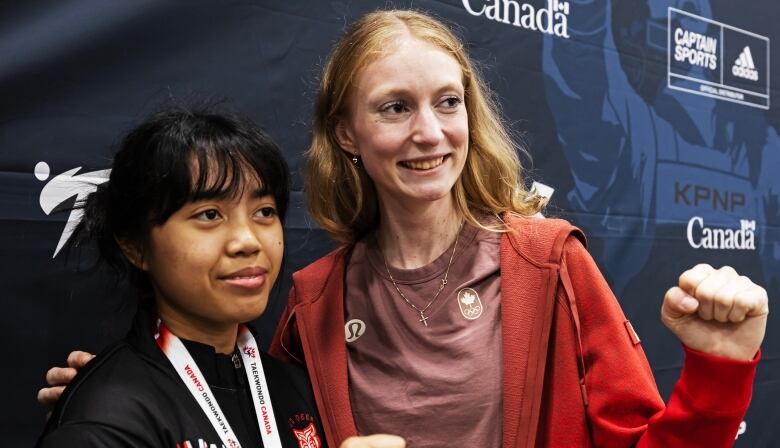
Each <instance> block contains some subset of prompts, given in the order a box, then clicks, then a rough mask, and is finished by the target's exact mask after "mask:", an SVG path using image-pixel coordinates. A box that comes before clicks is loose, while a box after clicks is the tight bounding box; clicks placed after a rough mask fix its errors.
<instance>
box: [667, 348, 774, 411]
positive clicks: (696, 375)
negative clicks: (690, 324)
mask: <svg viewBox="0 0 780 448" xmlns="http://www.w3.org/2000/svg"><path fill="white" fill-rule="evenodd" d="M683 348H684V350H685V364H684V365H683V369H682V373H681V374H680V383H679V386H681V387H682V389H683V390H684V391H685V393H686V395H688V397H689V398H690V399H691V400H692V401H693V403H694V406H695V407H696V408H697V409H700V410H702V411H707V412H717V413H733V412H736V411H740V412H743V413H744V411H745V410H746V409H747V406H748V404H749V403H750V397H751V395H752V392H753V378H754V377H755V374H756V366H757V365H758V361H759V359H760V358H761V351H760V350H759V351H758V352H757V353H756V356H755V357H754V358H753V359H752V360H750V361H742V360H737V359H729V358H723V357H720V356H715V355H711V354H708V353H704V352H700V351H698V350H694V349H692V348H689V347H686V346H685V345H683Z"/></svg>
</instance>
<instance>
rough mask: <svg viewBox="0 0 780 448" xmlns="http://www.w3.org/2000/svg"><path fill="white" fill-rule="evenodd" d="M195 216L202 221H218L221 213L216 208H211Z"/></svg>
mask: <svg viewBox="0 0 780 448" xmlns="http://www.w3.org/2000/svg"><path fill="white" fill-rule="evenodd" d="M195 218H196V219H199V220H201V221H216V220H217V219H218V218H220V215H219V212H218V211H217V210H216V209H213V208H210V209H208V210H204V211H202V212H200V213H198V214H197V215H195Z"/></svg>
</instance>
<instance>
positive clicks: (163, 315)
mask: <svg viewBox="0 0 780 448" xmlns="http://www.w3.org/2000/svg"><path fill="white" fill-rule="evenodd" d="M156 308H157V316H158V317H159V318H160V320H162V322H163V323H164V324H165V326H166V327H168V329H169V330H170V331H171V333H173V334H175V335H176V336H178V337H180V338H182V339H187V340H190V341H195V342H200V343H201V344H208V345H210V346H212V347H214V350H215V351H216V352H217V353H224V354H231V353H233V351H234V350H235V348H236V339H237V337H238V324H237V323H235V324H233V323H231V324H216V323H214V322H211V321H208V320H205V319H202V318H199V317H197V316H194V315H192V314H190V313H187V312H186V311H182V310H179V309H177V308H176V307H174V306H171V305H170V304H169V303H168V302H167V301H166V300H164V299H159V298H158V299H157V300H156Z"/></svg>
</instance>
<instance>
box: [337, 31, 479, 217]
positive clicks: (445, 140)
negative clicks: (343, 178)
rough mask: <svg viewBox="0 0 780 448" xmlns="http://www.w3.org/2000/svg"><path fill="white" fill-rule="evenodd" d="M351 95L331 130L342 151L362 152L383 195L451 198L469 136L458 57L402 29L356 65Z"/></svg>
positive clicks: (406, 199) (386, 198)
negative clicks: (376, 54) (380, 51)
mask: <svg viewBox="0 0 780 448" xmlns="http://www.w3.org/2000/svg"><path fill="white" fill-rule="evenodd" d="M349 95H350V97H349V102H348V104H349V114H348V117H347V118H346V119H344V120H342V121H340V122H339V124H338V125H337V127H336V135H337V137H338V140H339V143H340V146H341V147H342V148H343V149H344V150H345V151H347V152H349V153H351V154H357V155H359V156H360V158H361V161H362V166H363V168H364V169H365V172H366V173H367V174H368V176H369V177H370V178H371V179H372V180H373V181H374V184H375V186H376V190H377V194H378V195H379V200H380V203H382V204H384V205H387V204H388V202H395V203H403V204H410V203H425V202H431V201H437V200H440V199H442V198H448V195H449V194H450V192H451V190H452V187H453V185H454V184H455V182H456V181H457V179H458V177H459V176H460V174H461V172H462V171H463V166H464V164H465V161H466V156H467V152H468V139H469V129H468V115H467V113H466V108H465V105H464V102H463V100H464V87H463V81H462V72H461V67H460V65H459V64H458V61H457V60H456V59H455V58H453V57H452V56H450V55H449V54H448V53H446V52H444V51H442V50H441V49H439V48H437V47H435V46H432V45H430V44H427V43H425V42H423V41H421V40H418V39H415V38H413V37H411V36H404V37H401V38H399V39H398V40H397V41H396V42H395V43H394V46H393V49H392V51H390V52H389V53H387V54H386V55H383V56H381V57H380V58H379V59H377V60H375V61H373V62H371V63H370V64H368V65H367V66H366V67H365V68H364V69H363V70H361V71H360V72H359V74H358V76H357V78H356V80H355V84H354V87H353V89H352V91H351V92H350V93H349Z"/></svg>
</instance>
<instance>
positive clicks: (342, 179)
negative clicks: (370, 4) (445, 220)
mask: <svg viewBox="0 0 780 448" xmlns="http://www.w3.org/2000/svg"><path fill="white" fill-rule="evenodd" d="M407 33H408V34H411V35H412V36H413V37H415V38H417V39H420V40H422V41H424V42H426V43H429V44H431V45H434V46H436V47H438V48H440V49H441V50H442V51H444V52H446V53H448V54H450V55H451V56H452V57H454V58H455V59H456V60H457V61H458V64H459V65H460V67H461V71H462V79H463V87H464V88H465V97H464V104H465V106H466V111H467V113H468V126H469V149H468V155H467V158H466V163H465V166H464V168H463V172H462V173H461V175H460V177H459V178H458V180H457V181H456V183H455V185H454V187H453V190H452V194H453V197H454V199H455V205H456V207H457V208H458V211H459V212H460V213H461V214H462V215H463V216H464V217H465V219H466V220H467V221H469V222H470V223H471V224H473V225H475V226H477V227H480V228H483V229H487V230H494V231H504V230H506V228H505V227H504V226H503V225H502V224H501V223H500V222H499V224H498V225H493V226H486V225H484V224H482V223H480V221H479V215H480V214H485V213H487V214H492V215H496V216H498V215H501V214H503V213H514V214H518V215H521V216H531V215H534V214H535V213H537V212H539V211H540V210H541V209H542V208H543V206H544V199H543V198H542V197H540V196H538V195H536V194H534V193H532V192H529V191H528V190H527V189H526V188H525V185H524V183H523V176H522V166H521V164H520V159H519V158H518V155H517V152H518V151H522V149H521V148H519V147H518V146H516V145H515V143H514V142H513V140H512V138H511V136H510V134H509V132H508V131H507V129H506V127H505V126H504V123H503V121H502V120H501V118H500V114H499V112H498V105H497V103H496V102H495V100H494V99H493V98H492V93H491V92H490V90H489V89H488V87H487V86H486V85H485V83H484V82H483V81H482V79H481V77H480V76H479V74H478V73H477V71H476V69H475V67H474V65H473V64H472V63H471V61H470V60H469V58H468V55H467V54H466V51H465V49H464V46H463V44H462V43H461V41H460V40H459V39H458V38H457V37H456V36H455V35H454V34H453V33H452V31H450V29H449V28H447V26H445V25H444V24H443V23H441V22H439V21H438V20H436V19H434V18H433V17H431V16H429V15H426V14H424V13H421V12H417V11H406V10H401V11H397V10H396V11H375V12H371V13H368V14H366V15H364V16H363V17H361V18H360V19H359V20H358V21H356V22H355V23H353V24H352V26H350V28H349V29H348V30H347V31H346V33H344V35H343V36H341V39H339V41H338V42H337V43H336V45H335V47H334V48H333V51H332V52H331V54H330V57H329V59H328V61H327V63H326V65H325V68H324V70H323V73H322V78H321V79H320V85H319V90H318V92H317V96H316V100H315V109H314V123H313V127H312V142H311V146H310V147H309V150H308V151H307V161H306V168H305V173H304V177H305V181H306V183H305V185H306V200H307V203H308V206H309V210H310V211H311V214H312V216H313V217H314V219H315V220H316V221H317V222H318V223H319V224H320V226H322V228H324V229H325V230H326V231H327V232H328V233H329V234H330V235H331V237H333V238H334V239H336V240H337V241H340V242H342V243H348V244H349V243H353V242H355V241H357V240H358V239H359V238H360V237H362V236H363V235H365V234H366V233H367V232H370V231H371V230H373V229H375V228H376V227H377V226H378V224H379V210H378V206H377V196H376V190H375V187H374V184H373V181H372V180H371V179H370V178H369V177H368V175H367V174H366V173H365V171H363V170H362V169H360V168H359V167H357V166H355V164H353V163H352V161H351V157H350V156H349V155H348V154H346V153H345V151H343V150H342V149H341V147H340V146H339V144H338V140H337V138H336V130H335V129H336V125H337V124H338V121H339V120H340V119H344V118H345V117H346V115H347V113H348V111H347V101H348V99H349V91H350V88H351V86H352V83H353V82H354V81H355V79H356V77H357V76H358V74H359V73H360V71H361V70H362V69H363V68H364V67H366V66H367V65H368V64H370V63H371V62H373V61H374V60H376V59H377V58H379V57H380V56H382V55H383V54H387V51H388V50H387V49H388V48H390V47H391V45H390V44H391V43H392V42H393V41H394V40H396V39H397V38H398V37H399V36H402V35H404V34H407Z"/></svg>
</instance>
